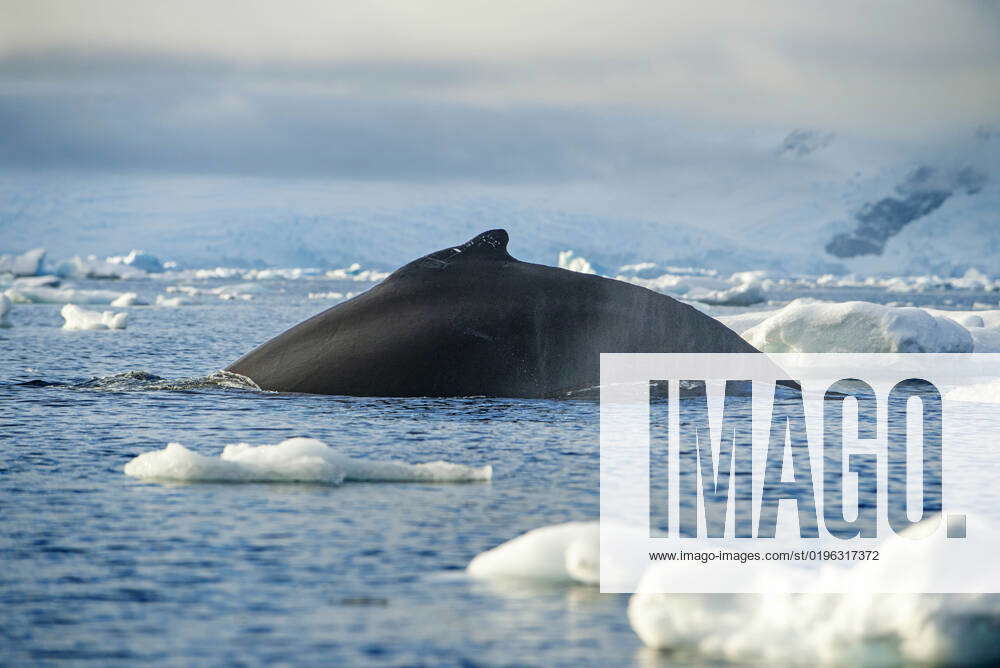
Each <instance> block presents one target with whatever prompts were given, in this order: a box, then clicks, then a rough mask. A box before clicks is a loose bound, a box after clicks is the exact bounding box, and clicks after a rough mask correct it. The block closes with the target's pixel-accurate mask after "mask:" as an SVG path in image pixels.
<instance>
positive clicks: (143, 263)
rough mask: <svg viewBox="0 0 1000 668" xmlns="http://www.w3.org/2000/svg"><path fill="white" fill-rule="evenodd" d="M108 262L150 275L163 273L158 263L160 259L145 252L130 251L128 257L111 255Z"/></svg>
mask: <svg viewBox="0 0 1000 668" xmlns="http://www.w3.org/2000/svg"><path fill="white" fill-rule="evenodd" d="M108 262H109V263H111V264H124V265H128V266H130V267H135V268H136V269H141V270H143V271H145V272H148V273H150V274H159V273H161V272H163V269H164V267H163V263H162V262H160V258H158V257H156V256H155V255H153V254H152V253H147V252H146V251H141V250H136V249H134V248H133V249H132V251H131V252H130V253H129V254H128V255H112V256H111V257H109V258H108Z"/></svg>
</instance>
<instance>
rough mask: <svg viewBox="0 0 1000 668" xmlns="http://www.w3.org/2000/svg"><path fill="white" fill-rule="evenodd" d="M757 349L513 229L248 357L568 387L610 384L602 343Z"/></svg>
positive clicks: (309, 369) (334, 368) (312, 389)
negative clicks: (528, 256) (531, 251)
mask: <svg viewBox="0 0 1000 668" xmlns="http://www.w3.org/2000/svg"><path fill="white" fill-rule="evenodd" d="M602 352H619V353H632V352H637V353H652V352H672V353H681V352H741V353H745V352H757V351H756V349H754V348H753V347H752V346H750V345H749V344H748V343H746V342H745V341H743V339H741V338H740V337H739V336H738V335H737V334H736V333H735V332H733V331H732V330H730V329H728V328H727V327H725V326H723V325H722V324H720V323H719V322H718V321H716V320H714V319H713V318H711V317H709V316H706V315H704V314H703V313H701V312H699V311H698V310H697V309H695V308H693V307H691V306H688V305H686V304H682V303H680V302H678V301H676V300H674V299H671V298H670V297H667V296H665V295H661V294H659V293H656V292H653V291H651V290H647V289H645V288H641V287H638V286H635V285H632V284H630V283H624V282H622V281H615V280H611V279H608V278H602V277H599V276H593V275H587V274H580V273H576V272H571V271H567V270H565V269H557V268H555V267H546V266H543V265H538V264H530V263H527V262H520V261H518V260H515V259H514V258H512V257H511V256H510V255H509V254H508V253H507V233H506V232H505V231H504V230H491V231H489V232H484V233H483V234H480V235H479V236H478V237H476V238H474V239H472V240H471V241H469V242H468V243H466V244H464V245H463V246H458V247H455V248H448V249H444V250H441V251H438V252H436V253H431V254H430V255H427V256H424V257H422V258H420V259H418V260H414V261H413V262H411V263H409V264H407V265H405V266H404V267H402V268H400V269H399V270H397V271H396V272H395V273H393V274H392V275H391V276H390V277H389V278H387V279H386V280H385V281H384V282H383V283H381V284H379V285H377V286H376V287H374V288H372V289H371V290H369V291H368V292H365V293H364V294H361V295H359V296H357V297H355V298H354V299H351V300H349V301H346V302H344V303H342V304H338V305H337V306H334V307H333V308H331V309H328V310H326V311H324V312H322V313H320V314H318V315H316V316H314V317H312V318H310V319H309V320H306V321H305V322H302V323H300V324H298V325H296V326H294V327H292V328H291V329H289V330H287V331H286V332H284V333H282V334H280V335H278V336H277V337H275V338H273V339H271V340H270V341H268V342H267V343H265V344H263V345H262V346H260V347H259V348H256V349H255V350H253V351H251V352H250V353H248V354H247V355H244V356H243V357H242V358H240V359H239V360H237V361H236V362H234V363H233V364H232V365H231V366H229V367H228V369H227V370H228V371H232V372H235V373H239V374H242V375H244V376H247V377H249V378H251V379H252V380H253V381H254V382H255V383H257V385H259V386H260V387H261V388H262V389H265V390H277V391H285V392H309V393H316V394H344V395H355V396H478V395H482V396H498V397H554V396H565V395H566V394H567V393H569V392H572V391H577V390H581V389H584V388H588V387H593V386H596V385H597V383H598V380H599V375H600V353H602Z"/></svg>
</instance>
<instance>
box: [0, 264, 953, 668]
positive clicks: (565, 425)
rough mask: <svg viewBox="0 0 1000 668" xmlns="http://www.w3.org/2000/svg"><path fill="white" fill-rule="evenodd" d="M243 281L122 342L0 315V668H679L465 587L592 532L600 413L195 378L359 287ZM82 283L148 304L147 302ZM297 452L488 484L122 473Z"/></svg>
mask: <svg viewBox="0 0 1000 668" xmlns="http://www.w3.org/2000/svg"><path fill="white" fill-rule="evenodd" d="M230 282H231V281H230ZM221 283H222V282H221V281H220V282H216V283H213V282H201V283H199V287H213V286H214V285H218V284H221ZM259 283H260V285H261V286H262V289H263V292H261V293H259V294H256V295H255V298H254V299H253V300H252V301H241V300H234V301H221V300H219V299H218V298H216V297H212V296H206V297H198V298H197V299H199V300H200V301H201V302H202V303H201V304H199V305H194V306H185V307H180V308H158V307H148V306H147V307H141V306H140V307H131V308H128V309H127V310H128V312H129V322H128V328H127V329H126V330H122V331H66V330H62V329H61V328H60V325H61V324H62V319H61V317H60V316H59V308H60V307H59V305H46V304H32V305H16V306H15V309H14V311H13V312H12V314H11V320H12V322H13V327H11V328H9V329H0V349H2V350H3V355H2V356H0V561H2V564H3V567H2V568H0V663H2V664H44V663H49V662H53V663H54V662H57V661H60V662H63V661H71V662H80V663H83V662H90V663H91V664H93V665H116V664H119V665H132V664H136V663H139V662H143V663H151V664H167V665H213V664H223V663H225V664H231V663H244V664H261V663H268V664H270V663H282V662H285V663H295V664H318V663H327V664H334V665H348V664H365V665H393V666H395V665H540V666H581V665H599V666H606V665H630V664H634V665H642V666H650V665H659V664H661V663H662V664H666V663H670V665H677V662H676V661H674V660H671V658H670V657H668V656H665V655H660V654H657V653H655V652H651V651H649V650H646V649H644V648H643V647H642V644H641V642H640V641H639V639H638V638H637V637H636V635H635V634H634V633H633V632H632V630H631V629H630V627H629V624H628V621H627V618H626V614H625V611H626V606H627V598H626V597H624V596H615V595H600V594H598V593H597V592H596V590H595V589H593V588H588V587H583V586H556V585H540V584H528V583H519V584H514V583H490V582H483V581H476V580H472V579H470V578H468V577H466V576H465V574H464V572H463V570H464V568H465V566H466V565H467V564H468V562H469V561H470V560H471V559H472V558H473V557H474V556H475V555H476V554H478V553H480V552H482V551H484V550H487V549H489V548H491V547H494V546H496V545H498V544H499V543H501V542H503V541H505V540H508V539H510V538H512V537H514V536H516V535H518V534H520V533H523V532H525V531H528V530H530V529H533V528H536V527H539V526H541V525H546V524H553V523H558V522H565V521H570V520H591V519H595V518H596V517H597V515H598V405H597V403H596V402H593V401H586V400H568V401H554V400H553V401H535V400H513V399H475V398H470V399H384V398H349V397H321V396H306V395H280V394H271V393H264V392H258V391H254V390H250V389H246V388H240V387H226V386H224V385H222V384H218V383H213V382H208V381H206V380H205V377H206V376H208V375H209V374H211V373H212V372H214V371H216V370H218V369H220V368H222V367H223V366H225V365H226V364H228V363H229V362H231V361H233V360H234V359H236V358H237V357H238V356H240V355H241V354H243V353H244V352H246V351H248V350H250V349H251V348H252V347H254V346H256V345H258V344H259V343H261V342H263V341H264V340H265V339H267V338H269V337H270V336H273V335H274V334H277V333H279V332H280V331H282V330H284V329H285V328H287V327H288V326H290V325H292V324H294V323H296V322H299V321H300V320H302V319H304V318H305V317H307V316H309V315H312V314H314V313H316V312H318V311H319V310H321V309H323V308H325V307H327V306H329V305H330V304H331V303H332V302H327V301H321V300H310V299H308V298H307V293H308V292H319V291H327V290H337V291H343V292H347V291H352V290H355V291H356V290H358V289H359V287H361V288H364V287H366V286H365V285H362V286H358V285H357V284H350V283H346V282H335V281H327V280H317V281H288V280H274V281H260V282H259ZM76 284H77V286H78V287H85V288H111V289H115V290H135V291H137V292H139V293H140V295H142V296H144V297H145V298H147V299H149V300H150V301H152V299H153V298H154V297H155V294H157V293H159V292H161V291H162V289H163V287H164V286H163V285H161V284H158V283H156V282H155V281H148V280H147V281H138V282H134V283H130V282H118V281H116V282H106V281H77V282H76ZM970 299H971V298H970ZM88 308H93V309H98V310H101V309H104V308H107V307H95V306H91V307H88ZM113 310H122V309H113ZM293 436H308V437H313V438H318V439H321V440H323V441H325V442H326V443H327V444H329V445H330V446H332V447H333V448H335V449H336V450H337V451H339V452H342V453H344V454H346V455H349V456H352V457H358V458H371V459H379V460H385V459H399V460H403V461H407V462H413V463H415V462H422V461H430V460H437V459H444V460H448V461H452V462H456V463H462V464H468V465H476V466H482V465H485V464H490V465H492V466H493V471H494V475H493V479H492V481H490V482H477V483H462V484H424V483H351V482H349V483H345V484H343V485H340V486H331V485H319V484H274V483H271V484H256V483H253V484H220V483H197V484H165V483H156V482H145V481H141V480H137V479H134V478H131V477H128V476H126V475H125V474H124V473H123V471H122V469H123V467H124V465H125V464H126V463H127V462H128V461H129V460H131V459H132V458H133V457H135V456H137V455H139V454H140V453H143V452H146V451H150V450H158V449H161V448H163V447H164V446H165V445H166V444H167V443H168V442H179V443H182V444H184V445H185V446H187V447H188V448H190V449H192V450H194V451H196V452H199V453H201V454H205V455H211V456H217V455H218V454H219V453H220V452H221V450H222V448H223V446H224V445H226V444H230V443H237V442H248V443H252V444H255V445H260V444H273V443H278V442H280V441H282V440H285V439H287V438H290V437H293Z"/></svg>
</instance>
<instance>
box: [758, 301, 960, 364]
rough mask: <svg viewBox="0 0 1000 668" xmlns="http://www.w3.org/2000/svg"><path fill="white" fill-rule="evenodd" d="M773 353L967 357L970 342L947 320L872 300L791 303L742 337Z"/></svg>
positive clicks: (909, 308)
mask: <svg viewBox="0 0 1000 668" xmlns="http://www.w3.org/2000/svg"><path fill="white" fill-rule="evenodd" d="M741 335H742V336H743V338H744V339H746V340H747V342H749V343H750V344H751V345H753V346H755V347H756V348H757V349H758V350H762V351H764V352H773V353H785V352H802V353H819V352H824V353H826V352H830V353H895V352H900V353H931V352H941V353H966V352H972V350H973V347H974V341H973V338H972V335H971V334H970V333H969V331H968V330H967V329H965V328H964V327H962V326H961V325H959V324H958V323H957V322H955V321H954V320H951V319H950V318H946V317H942V316H935V315H931V314H930V313H928V312H926V311H924V310H922V309H919V308H913V307H902V308H896V307H891V306H883V305H881V304H873V303H870V302H843V303H839V304H805V303H797V302H793V303H791V304H789V305H788V306H785V307H784V308H782V309H780V310H779V311H777V312H775V313H774V314H772V315H771V316H770V317H768V318H767V319H765V320H763V321H762V322H760V323H759V324H757V325H756V326H754V327H751V328H750V329H748V330H746V331H744V332H742V333H741Z"/></svg>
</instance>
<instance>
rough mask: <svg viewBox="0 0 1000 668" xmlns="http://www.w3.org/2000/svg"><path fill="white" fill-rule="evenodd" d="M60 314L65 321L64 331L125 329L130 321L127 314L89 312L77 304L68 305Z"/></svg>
mask: <svg viewBox="0 0 1000 668" xmlns="http://www.w3.org/2000/svg"><path fill="white" fill-rule="evenodd" d="M59 313H60V314H61V315H62V317H63V320H65V322H64V323H63V329H125V324H126V321H127V320H128V314H127V313H112V312H111V311H88V310H87V309H85V308H80V307H79V306H77V305H76V304H66V305H65V306H63V307H62V310H61V311H59Z"/></svg>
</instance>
